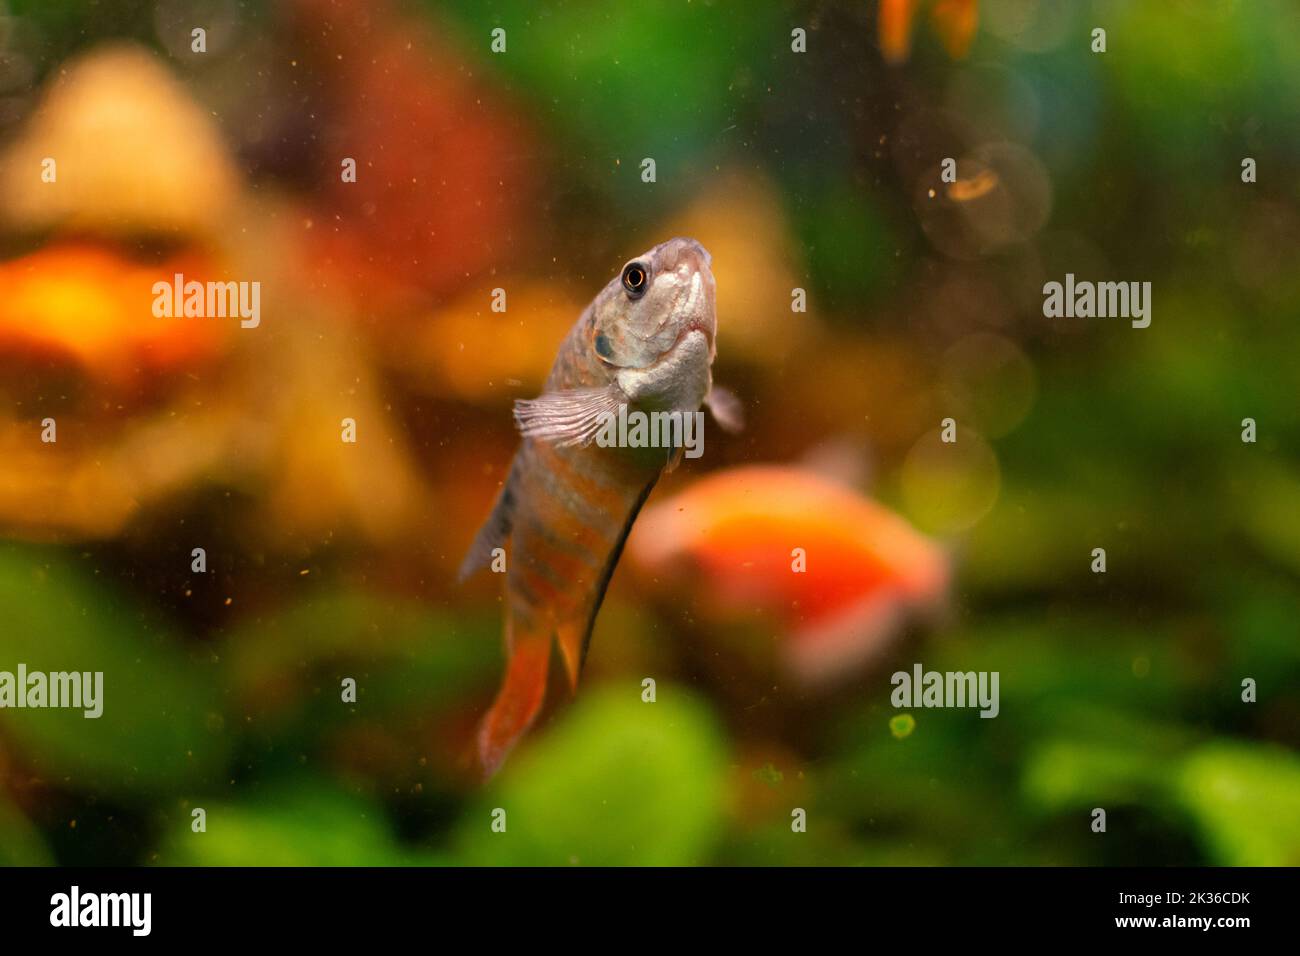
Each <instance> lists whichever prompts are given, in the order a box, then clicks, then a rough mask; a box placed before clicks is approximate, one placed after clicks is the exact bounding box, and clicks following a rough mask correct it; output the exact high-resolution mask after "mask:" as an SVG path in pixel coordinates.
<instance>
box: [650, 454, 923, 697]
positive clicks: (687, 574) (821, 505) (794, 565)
mask: <svg viewBox="0 0 1300 956" xmlns="http://www.w3.org/2000/svg"><path fill="white" fill-rule="evenodd" d="M628 554H629V556H630V557H631V559H632V561H633V562H634V563H636V564H638V565H640V566H641V567H642V568H644V569H645V570H647V571H649V572H650V573H653V574H655V575H658V576H663V577H664V578H665V579H666V584H667V585H668V586H669V587H673V588H678V587H686V588H692V589H695V590H696V591H697V593H701V594H704V595H707V597H706V598H702V599H701V600H702V603H704V604H705V605H710V604H711V605H712V606H713V608H714V609H715V610H716V611H720V612H721V613H722V614H724V615H734V614H737V613H743V612H745V611H747V610H754V609H757V610H760V611H764V612H766V613H768V614H772V615H774V616H775V617H777V618H778V619H779V620H780V621H781V623H782V625H783V627H784V628H785V629H786V630H787V631H788V632H789V634H790V639H789V640H788V641H787V642H786V643H785V645H784V651H785V653H786V654H787V658H788V663H789V664H790V665H791V667H792V668H793V670H794V671H795V672H796V673H797V674H798V675H799V676H800V677H802V678H804V679H806V680H809V681H819V680H824V679H827V678H830V677H833V676H835V675H837V674H841V673H844V672H845V671H847V670H849V669H851V668H852V667H853V666H854V665H857V664H860V663H862V662H864V661H865V660H867V659H868V658H870V657H871V656H872V655H873V654H874V653H875V652H877V651H878V650H879V649H880V648H881V647H882V646H883V644H884V643H885V641H886V640H887V639H888V638H889V636H890V635H891V634H892V633H893V632H894V631H895V630H896V628H897V626H898V625H899V623H900V622H901V621H902V619H903V617H904V615H905V614H906V613H907V612H908V611H909V610H921V609H926V608H930V607H933V606H934V605H936V604H938V603H939V602H940V600H941V599H942V598H943V596H944V594H945V592H946V591H947V587H948V576H949V571H948V559H947V557H946V555H945V554H944V552H943V550H942V549H941V548H939V547H938V545H936V544H935V543H934V542H932V541H930V540H929V539H928V538H926V537H924V536H923V535H921V534H919V533H918V532H916V531H915V530H913V529H912V528H911V526H909V525H908V524H907V522H906V521H904V520H903V519H902V518H901V517H899V516H898V515H896V514H894V513H893V512H891V511H889V510H888V509H887V508H885V507H883V506H881V505H879V504H876V503H875V502H873V501H871V500H869V499H867V498H865V497H863V496H862V495H859V494H858V493H856V492H854V491H852V490H850V489H848V488H846V487H843V486H841V485H839V484H836V483H834V482H832V481H829V480H827V479H825V478H822V477H820V476H819V475H817V474H814V473H813V472H810V471H808V470H806V469H802V468H795V467H785V466H777V465H754V466H746V467H741V468H731V469H727V470H725V471H721V472H717V473H715V474H713V475H710V476H709V477H707V478H704V479H703V480H701V481H699V482H697V483H696V484H694V485H692V486H691V487H690V488H689V489H687V490H686V491H685V492H683V493H682V494H680V495H678V496H677V497H675V498H673V499H672V500H670V501H667V502H665V503H663V504H661V505H658V506H656V507H654V508H651V509H649V510H648V511H647V512H646V514H645V515H644V516H642V518H641V521H640V523H639V525H638V527H637V532H636V534H635V535H633V536H632V539H631V540H630V541H629V543H628ZM706 610H707V607H706Z"/></svg>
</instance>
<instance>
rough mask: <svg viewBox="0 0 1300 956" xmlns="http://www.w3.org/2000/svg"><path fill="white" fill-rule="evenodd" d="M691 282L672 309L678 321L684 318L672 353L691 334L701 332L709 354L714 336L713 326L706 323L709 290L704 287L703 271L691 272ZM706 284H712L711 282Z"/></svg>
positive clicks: (708, 309)
mask: <svg viewBox="0 0 1300 956" xmlns="http://www.w3.org/2000/svg"><path fill="white" fill-rule="evenodd" d="M690 275H691V282H690V285H689V286H687V288H686V289H685V290H683V292H682V293H681V294H680V295H679V296H678V299H677V302H676V303H675V304H674V307H673V314H674V315H676V316H677V317H678V318H679V320H680V319H681V318H683V317H685V318H686V326H685V328H683V329H682V331H681V334H680V335H678V336H677V340H676V341H675V342H673V345H672V348H670V349H669V350H668V351H669V352H672V351H673V350H674V349H676V348H677V346H678V345H680V344H681V343H682V341H683V340H684V339H685V338H686V336H687V335H689V334H690V333H691V332H701V333H703V335H704V338H705V339H706V340H707V341H708V343H709V350H710V352H711V351H712V350H713V338H714V335H715V326H714V324H713V323H711V322H709V321H707V318H708V314H709V311H710V310H711V308H712V302H711V301H710V295H709V290H708V288H707V287H706V282H705V275H704V271H703V270H702V269H699V268H695V269H692V270H691V273H690ZM711 278H712V277H710V280H711ZM707 284H712V283H711V281H710V282H709V283H707Z"/></svg>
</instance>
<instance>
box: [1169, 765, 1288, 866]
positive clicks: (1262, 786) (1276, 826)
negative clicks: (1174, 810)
mask: <svg viewBox="0 0 1300 956" xmlns="http://www.w3.org/2000/svg"><path fill="white" fill-rule="evenodd" d="M1175 787H1176V791H1177V795H1178V798H1179V799H1180V801H1181V802H1182V804H1183V806H1185V807H1186V809H1187V810H1188V812H1189V813H1191V815H1192V817H1193V818H1194V819H1195V820H1196V822H1197V824H1198V826H1199V827H1200V830H1201V834H1202V836H1203V838H1204V840H1205V842H1206V844H1207V846H1208V849H1209V851H1210V853H1211V854H1212V856H1213V857H1214V859H1215V862H1217V863H1220V864H1223V865H1226V866H1297V865H1300V758H1297V756H1296V755H1295V754H1294V753H1293V752H1291V751H1288V750H1282V749H1280V748H1271V747H1260V746H1252V745H1248V744H1237V743H1228V742H1218V743H1213V744H1209V745H1207V746H1205V747H1202V748H1201V749H1200V750H1198V751H1196V752H1195V753H1194V754H1192V756H1191V757H1189V758H1188V760H1187V762H1186V764H1185V765H1184V767H1183V771H1182V773H1181V774H1179V775H1178V778H1177V782H1176V784H1175Z"/></svg>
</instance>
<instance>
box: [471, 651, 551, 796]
mask: <svg viewBox="0 0 1300 956" xmlns="http://www.w3.org/2000/svg"><path fill="white" fill-rule="evenodd" d="M513 630H514V629H513V628H511V631H512V633H511V635H510V640H509V642H508V643H509V647H510V662H509V664H507V665H506V677H505V681H504V682H503V683H502V684H501V690H500V691H498V692H497V699H496V700H495V701H493V703H492V709H491V710H489V711H488V712H487V716H486V717H484V718H483V723H482V725H481V726H480V727H479V732H478V753H479V759H480V760H481V761H482V763H483V769H484V771H486V773H487V775H488V776H489V777H490V776H492V775H493V774H495V773H496V772H497V770H498V769H499V768H500V766H501V764H502V762H504V761H505V759H506V755H507V754H509V753H510V750H511V748H512V747H514V745H515V743H516V742H517V741H518V740H519V738H520V737H522V736H523V734H524V732H525V731H527V730H528V728H529V727H530V726H531V725H532V723H533V720H534V719H535V718H536V717H537V712H538V711H539V710H541V709H542V701H543V700H544V699H545V697H546V672H547V670H548V668H549V665H550V658H551V634H550V631H549V630H546V631H524V632H522V633H513Z"/></svg>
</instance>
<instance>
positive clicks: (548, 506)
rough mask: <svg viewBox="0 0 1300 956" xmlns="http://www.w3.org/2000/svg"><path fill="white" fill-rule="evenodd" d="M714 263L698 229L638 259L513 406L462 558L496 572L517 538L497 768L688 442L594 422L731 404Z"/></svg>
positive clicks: (488, 743)
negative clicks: (480, 520)
mask: <svg viewBox="0 0 1300 956" xmlns="http://www.w3.org/2000/svg"><path fill="white" fill-rule="evenodd" d="M710 261H711V260H710V257H709V254H708V252H706V251H705V249H704V247H703V246H701V245H700V244H699V243H698V242H696V241H695V240H694V239H682V238H678V239H670V240H669V241H667V242H664V243H661V244H659V245H658V246H655V247H654V248H653V249H651V250H650V251H648V252H646V253H645V254H644V255H641V256H639V257H637V258H636V259H634V260H632V261H631V262H629V263H628V264H627V265H626V266H624V267H623V271H622V273H621V275H619V276H616V277H615V278H613V279H611V280H610V281H609V283H608V284H607V285H606V286H605V288H604V289H602V290H601V292H600V293H599V294H598V295H597V296H596V298H595V300H594V301H593V302H592V303H591V305H589V306H588V307H587V308H586V310H585V311H584V312H583V313H582V315H581V317H580V318H579V319H578V321H577V322H576V323H574V325H573V327H572V328H571V329H570V330H569V334H568V337H567V338H565V340H564V342H563V344H561V346H560V351H559V355H558V356H557V357H556V359H555V365H554V366H553V367H552V369H551V375H550V377H549V378H548V379H547V382H546V387H545V390H544V392H543V394H542V395H541V396H540V397H539V398H536V399H532V400H530V401H521V402H517V403H516V405H515V421H516V422H517V424H518V425H519V429H520V431H521V433H522V434H523V437H524V441H523V444H522V445H521V446H520V448H519V451H518V452H517V453H516V454H515V458H514V461H513V462H512V463H511V466H510V476H509V478H507V480H506V484H505V487H504V488H502V490H501V494H500V495H499V496H498V497H497V501H496V505H495V506H494V507H493V509H492V513H491V515H490V516H489V517H488V519H487V522H486V523H485V524H484V525H483V528H482V529H481V530H480V531H479V533H478V537H477V538H476V539H475V541H474V544H473V545H472V546H471V548H470V552H469V554H468V555H467V556H466V558H465V562H464V564H463V565H462V566H461V577H462V578H464V577H465V576H467V575H468V574H470V573H471V572H473V571H474V570H476V569H477V568H479V567H481V566H482V565H484V564H487V563H488V562H489V561H493V562H494V569H495V570H500V567H499V566H497V565H496V562H497V561H499V560H500V559H501V558H503V557H504V556H505V552H504V548H503V545H504V544H505V543H506V541H507V539H509V542H510V554H509V561H508V564H507V565H506V602H507V607H506V643H507V647H508V649H509V656H510V660H509V663H508V665H507V669H506V676H505V683H504V684H503V685H502V687H501V690H500V692H499V693H498V695H497V699H496V701H495V703H493V705H492V709H491V710H490V711H489V712H488V714H487V717H486V718H485V719H484V721H483V724H482V727H481V728H480V731H479V757H480V759H481V760H482V763H483V766H484V768H485V769H486V770H487V772H488V773H489V774H491V773H493V772H495V770H496V769H497V768H498V767H499V766H500V765H501V762H502V761H503V760H505V758H506V755H507V754H508V753H509V752H510V748H511V747H513V746H514V744H515V742H516V741H517V740H518V739H519V737H520V736H522V735H523V733H524V732H525V731H526V730H527V729H528V727H529V726H530V725H531V724H532V722H533V719H534V718H535V717H536V716H537V712H538V710H539V709H540V708H541V706H542V699H543V697H544V696H545V693H546V675H547V670H548V668H549V663H550V657H551V641H552V640H553V639H554V640H556V641H557V642H558V643H559V647H560V653H561V655H562V657H563V658H564V664H565V669H566V670H567V671H568V676H569V684H570V687H576V685H577V680H578V674H579V672H580V671H581V669H582V664H583V660H584V659H585V657H586V654H587V645H588V643H589V642H590V640H591V630H592V626H593V625H594V624H595V620H596V613H597V612H598V611H599V610H600V604H601V601H602V600H603V599H604V596H605V588H606V586H607V585H608V584H609V579H610V576H611V575H612V574H613V573H614V566H615V565H616V564H617V563H618V559H619V555H620V554H621V553H622V551H623V542H624V541H625V540H626V539H627V534H628V531H629V530H630V529H631V527H632V522H633V521H634V520H635V519H636V516H637V512H638V511H640V510H641V505H642V504H643V503H644V502H645V500H646V498H647V497H648V496H649V494H650V491H651V489H653V488H654V485H655V482H656V481H657V480H658V478H659V475H660V473H661V472H662V471H663V470H664V469H665V468H666V467H672V466H673V465H675V464H676V461H677V460H678V459H679V458H680V456H681V455H682V452H683V448H682V447H681V446H680V445H679V446H675V447H662V446H661V447H617V446H612V445H606V444H604V443H602V442H600V441H597V433H598V432H600V431H601V430H602V427H604V426H606V425H607V424H608V423H609V422H610V421H611V420H612V419H613V417H615V416H617V417H619V418H620V419H622V416H623V414H624V410H627V411H626V414H627V415H628V416H629V417H630V415H631V413H632V411H640V412H643V413H649V412H656V411H668V412H678V413H680V414H686V415H692V416H693V415H696V414H697V413H698V412H699V409H700V405H701V403H708V404H709V406H710V408H712V409H713V410H714V411H715V414H719V415H720V417H721V416H723V415H733V414H734V407H732V406H730V405H729V404H727V402H726V401H724V400H722V399H721V398H720V397H719V394H717V393H714V392H713V390H712V372H711V369H712V364H713V356H714V353H715V348H714V336H715V333H716V325H717V322H716V318H715V315H716V312H715V303H714V281H713V273H712V271H711V269H710ZM720 403H722V404H720ZM720 408H721V409H722V410H721V411H720ZM679 434H680V433H679ZM593 441H596V444H593ZM498 549H501V550H499V551H498Z"/></svg>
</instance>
